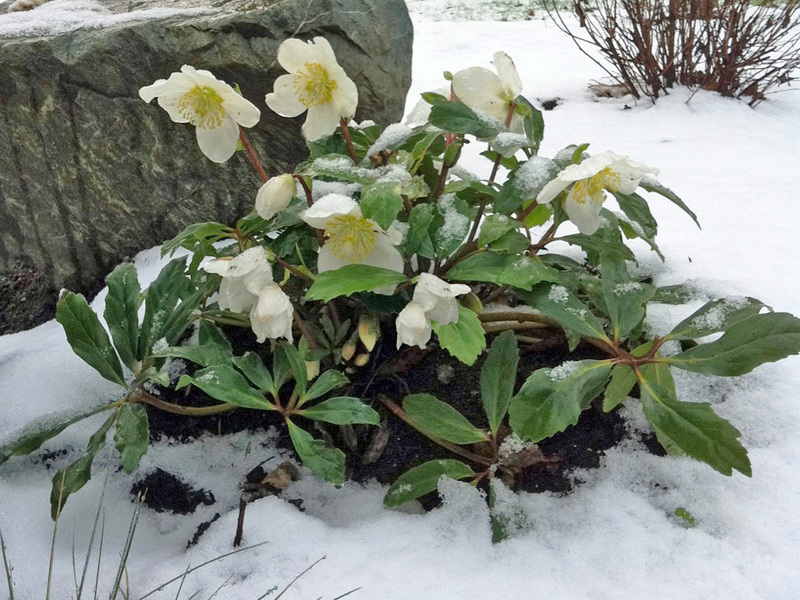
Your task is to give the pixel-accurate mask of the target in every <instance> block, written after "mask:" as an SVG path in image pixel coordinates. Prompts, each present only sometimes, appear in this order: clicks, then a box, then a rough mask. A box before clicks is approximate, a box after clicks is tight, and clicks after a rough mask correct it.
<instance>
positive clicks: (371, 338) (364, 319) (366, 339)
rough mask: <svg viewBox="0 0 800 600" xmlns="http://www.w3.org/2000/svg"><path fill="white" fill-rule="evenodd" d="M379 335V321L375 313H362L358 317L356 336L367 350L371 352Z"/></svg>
mask: <svg viewBox="0 0 800 600" xmlns="http://www.w3.org/2000/svg"><path fill="white" fill-rule="evenodd" d="M380 335H381V323H380V321H379V320H378V317H377V315H373V314H363V315H361V317H360V318H359V319H358V338H359V339H360V340H361V343H362V344H364V347H365V348H366V349H367V351H368V352H372V349H373V348H375V344H376V343H377V341H378V338H379V337H380Z"/></svg>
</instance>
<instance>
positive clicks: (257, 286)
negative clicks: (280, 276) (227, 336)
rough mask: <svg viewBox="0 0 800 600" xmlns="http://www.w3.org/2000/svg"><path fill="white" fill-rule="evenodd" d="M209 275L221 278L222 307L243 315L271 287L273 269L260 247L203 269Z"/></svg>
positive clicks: (222, 259) (220, 305)
mask: <svg viewBox="0 0 800 600" xmlns="http://www.w3.org/2000/svg"><path fill="white" fill-rule="evenodd" d="M203 269H204V270H205V271H206V272H207V273H215V274H217V275H220V276H221V277H222V283H220V286H219V307H220V308H221V309H223V310H225V309H226V308H227V309H229V310H232V311H233V312H243V311H245V310H247V309H248V308H250V307H251V306H253V305H254V304H255V303H256V301H257V300H258V295H259V294H260V292H261V290H262V289H263V288H264V286H265V285H267V284H268V283H272V266H271V265H270V264H269V257H268V255H267V251H266V250H265V249H264V248H262V247H261V246H256V247H254V248H249V249H247V250H245V251H244V252H242V253H241V254H239V255H238V256H236V257H234V258H230V257H223V258H217V259H214V260H210V261H208V262H207V263H205V264H204V265H203Z"/></svg>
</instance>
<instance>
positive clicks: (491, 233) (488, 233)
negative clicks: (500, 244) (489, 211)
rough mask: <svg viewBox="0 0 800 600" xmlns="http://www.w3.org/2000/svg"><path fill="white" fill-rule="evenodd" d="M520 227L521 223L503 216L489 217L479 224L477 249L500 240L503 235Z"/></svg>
mask: <svg viewBox="0 0 800 600" xmlns="http://www.w3.org/2000/svg"><path fill="white" fill-rule="evenodd" d="M521 227H522V223H521V222H520V221H517V220H516V219H511V218H509V217H507V216H505V215H489V216H488V217H486V218H485V219H484V220H483V222H482V223H481V231H480V233H479V234H478V247H479V248H483V247H484V246H488V245H489V244H491V243H492V242H493V241H495V240H497V239H500V238H501V237H502V236H503V235H504V234H505V233H508V232H509V231H514V230H516V229H519V228H521Z"/></svg>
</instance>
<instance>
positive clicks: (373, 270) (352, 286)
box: [306, 265, 406, 302]
mask: <svg viewBox="0 0 800 600" xmlns="http://www.w3.org/2000/svg"><path fill="white" fill-rule="evenodd" d="M404 281H406V276H405V275H403V274H402V273H398V272H397V271H392V270H390V269H383V268H381V267H370V266H369V265H347V266H344V267H341V268H340V269H336V270H335V271H325V272H324V273H320V274H319V275H317V280H316V281H315V282H314V283H313V284H312V286H311V287H310V288H309V290H308V293H307V294H306V299H307V300H322V301H323V302H328V301H330V300H333V299H334V298H337V297H339V296H349V295H350V294H354V293H356V292H368V291H370V290H374V289H376V288H380V287H385V286H391V285H398V284H400V283H403V282H404Z"/></svg>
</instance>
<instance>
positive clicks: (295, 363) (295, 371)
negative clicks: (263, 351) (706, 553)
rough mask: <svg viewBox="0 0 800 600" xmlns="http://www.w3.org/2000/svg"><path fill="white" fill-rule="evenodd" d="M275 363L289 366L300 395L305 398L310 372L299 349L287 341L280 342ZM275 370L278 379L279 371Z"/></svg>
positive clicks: (276, 349) (276, 348)
mask: <svg viewBox="0 0 800 600" xmlns="http://www.w3.org/2000/svg"><path fill="white" fill-rule="evenodd" d="M275 361H276V362H282V363H284V364H285V365H288V367H289V372H290V373H291V374H292V378H293V379H294V383H295V386H296V387H297V392H298V394H299V395H300V397H301V398H302V397H303V396H305V394H306V387H307V386H308V371H306V363H305V361H303V357H302V356H300V352H298V350H297V348H295V347H294V346H293V345H292V344H290V343H289V342H286V341H282V342H278V345H277V346H276V347H275ZM273 370H274V371H275V373H276V379H277V373H278V369H273ZM281 370H283V369H281ZM281 379H283V378H281Z"/></svg>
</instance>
